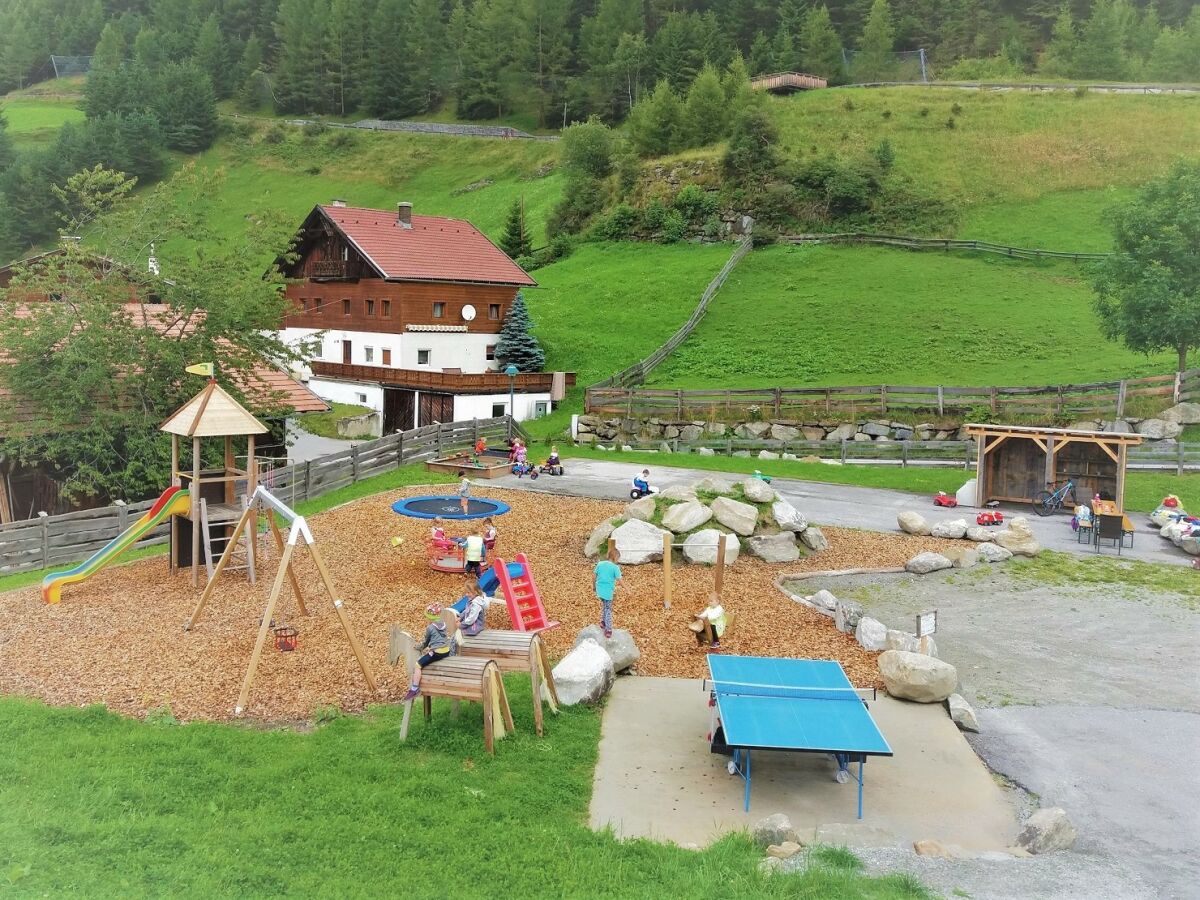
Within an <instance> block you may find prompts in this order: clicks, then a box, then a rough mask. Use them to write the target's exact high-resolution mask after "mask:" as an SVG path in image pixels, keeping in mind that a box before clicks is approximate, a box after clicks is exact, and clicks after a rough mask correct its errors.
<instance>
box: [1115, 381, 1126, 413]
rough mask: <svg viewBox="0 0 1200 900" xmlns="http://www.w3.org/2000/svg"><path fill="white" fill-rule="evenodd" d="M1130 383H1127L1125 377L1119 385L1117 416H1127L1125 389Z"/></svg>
mask: <svg viewBox="0 0 1200 900" xmlns="http://www.w3.org/2000/svg"><path fill="white" fill-rule="evenodd" d="M1127 387H1128V385H1126V384H1125V379H1124V378H1122V379H1121V382H1120V384H1118V385H1117V418H1118V419H1123V418H1125V390H1126V388H1127Z"/></svg>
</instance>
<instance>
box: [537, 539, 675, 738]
mask: <svg viewBox="0 0 1200 900" xmlns="http://www.w3.org/2000/svg"><path fill="white" fill-rule="evenodd" d="M674 537H675V535H673V534H671V532H669V531H664V532H663V609H670V608H671V541H672V540H673V539H674ZM538 734H541V732H540V731H539V732H538Z"/></svg>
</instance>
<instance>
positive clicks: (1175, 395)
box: [1171, 372, 1183, 404]
mask: <svg viewBox="0 0 1200 900" xmlns="http://www.w3.org/2000/svg"><path fill="white" fill-rule="evenodd" d="M1182 381H1183V373H1182V372H1176V373H1175V386H1174V388H1173V389H1172V391H1171V403H1173V404H1178V403H1179V394H1180V390H1181V389H1182Z"/></svg>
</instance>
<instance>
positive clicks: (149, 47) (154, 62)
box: [133, 26, 167, 73]
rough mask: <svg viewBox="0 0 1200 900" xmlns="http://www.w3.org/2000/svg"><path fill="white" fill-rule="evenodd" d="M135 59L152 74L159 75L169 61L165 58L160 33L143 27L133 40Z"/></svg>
mask: <svg viewBox="0 0 1200 900" xmlns="http://www.w3.org/2000/svg"><path fill="white" fill-rule="evenodd" d="M133 59H134V62H136V63H138V64H139V65H141V66H143V67H145V69H146V71H147V72H151V73H157V72H158V70H159V69H161V68H162V65H163V63H165V62H166V61H167V60H166V58H165V57H164V56H163V52H162V42H161V41H160V40H159V35H158V32H157V31H155V30H154V29H153V28H150V27H149V26H143V27H142V29H141V30H140V31H138V33H137V37H136V38H134V39H133Z"/></svg>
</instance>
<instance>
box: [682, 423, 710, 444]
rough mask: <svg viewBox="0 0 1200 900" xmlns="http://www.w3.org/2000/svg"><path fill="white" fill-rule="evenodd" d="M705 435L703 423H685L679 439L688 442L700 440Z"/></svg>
mask: <svg viewBox="0 0 1200 900" xmlns="http://www.w3.org/2000/svg"><path fill="white" fill-rule="evenodd" d="M703 436H704V426H703V425H683V426H681V427H680V429H679V439H680V440H681V441H683V442H685V443H688V444H690V443H692V442H693V441H698V440H700V438H701V437H703Z"/></svg>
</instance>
